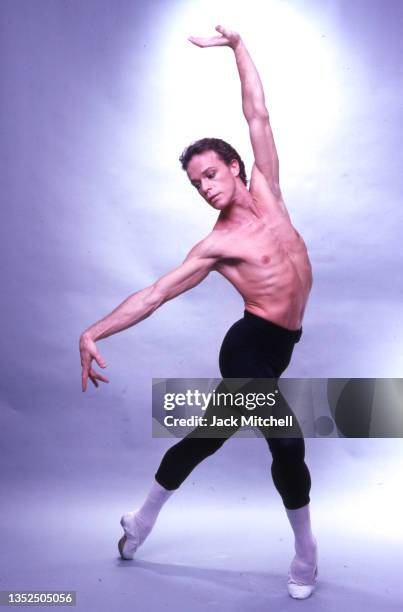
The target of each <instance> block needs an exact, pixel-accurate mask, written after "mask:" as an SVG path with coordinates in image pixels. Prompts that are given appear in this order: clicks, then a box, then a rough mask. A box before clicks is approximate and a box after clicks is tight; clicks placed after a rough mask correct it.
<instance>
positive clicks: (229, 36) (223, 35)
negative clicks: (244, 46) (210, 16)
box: [188, 25, 241, 49]
mask: <svg viewBox="0 0 403 612" xmlns="http://www.w3.org/2000/svg"><path fill="white" fill-rule="evenodd" d="M216 30H217V32H219V33H220V36H211V37H208V38H202V37H199V36H189V38H188V40H190V42H191V43H193V44H194V45H196V46H197V47H222V46H225V47H231V49H235V48H236V47H237V46H238V45H239V43H240V42H241V37H240V35H239V34H238V32H234V31H233V30H227V29H226V28H223V27H222V26H220V25H218V26H217V27H216Z"/></svg>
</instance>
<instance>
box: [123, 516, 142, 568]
mask: <svg viewBox="0 0 403 612" xmlns="http://www.w3.org/2000/svg"><path fill="white" fill-rule="evenodd" d="M135 514H136V512H128V513H127V514H124V515H123V516H122V518H121V519H120V524H121V525H122V527H123V531H124V532H125V534H124V536H122V537H121V538H120V540H119V542H118V549H119V553H120V556H121V557H122V559H125V560H127V561H130V560H131V559H133V557H134V555H135V552H136V550H137V549H138V547H139V546H140V535H139V529H138V526H137V524H136V519H135Z"/></svg>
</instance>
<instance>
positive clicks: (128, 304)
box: [79, 238, 219, 391]
mask: <svg viewBox="0 0 403 612" xmlns="http://www.w3.org/2000/svg"><path fill="white" fill-rule="evenodd" d="M218 258H219V257H218V255H217V254H216V250H215V247H214V244H213V242H212V241H211V240H210V239H209V238H207V239H204V240H202V241H201V242H199V243H198V244H197V245H195V246H194V247H193V249H192V250H191V251H190V252H189V254H188V255H187V257H186V259H185V260H184V262H183V263H182V264H181V265H180V266H178V267H177V268H175V269H174V270H172V271H171V272H168V274H165V275H164V276H162V277H161V278H160V279H159V280H157V281H156V282H155V283H153V284H152V285H150V286H149V287H146V288H145V289H141V290H140V291H137V292H136V293H133V294H132V295H130V296H129V297H128V298H127V299H126V300H125V301H124V302H122V303H121V304H120V305H119V306H118V307H117V308H115V310H113V311H112V312H111V313H110V314H109V315H107V316H106V317H104V318H103V319H101V320H100V321H98V322H97V323H94V325H91V327H89V328H88V329H86V330H85V331H84V332H83V333H82V334H81V336H80V344H79V346H80V356H81V365H82V390H83V391H86V389H87V382H88V378H89V379H90V380H91V382H92V383H93V384H94V385H95V387H98V381H101V382H109V381H108V379H106V378H105V377H104V376H102V375H100V374H99V373H98V372H96V371H95V370H94V369H93V368H92V366H91V363H92V360H93V359H94V360H95V361H96V362H97V364H98V365H99V366H100V367H101V368H104V367H106V363H105V361H104V359H103V358H102V357H101V355H100V353H99V351H98V349H97V347H96V344H95V342H96V341H97V340H101V339H102V338H107V337H108V336H111V335H112V334H116V333H117V332H120V331H123V330H124V329H128V328H129V327H132V326H133V325H136V323H139V322H140V321H142V320H143V319H146V318H147V317H149V316H150V315H151V314H152V313H153V312H154V311H155V310H156V309H157V308H159V306H161V305H162V304H164V303H165V302H167V301H168V300H172V299H173V298H174V297H177V296H178V295H180V294H181V293H184V292H185V291H188V290H189V289H191V288H192V287H195V286H196V285H198V284H199V283H200V282H201V281H202V280H203V279H204V278H205V277H206V276H207V275H208V273H209V272H210V270H212V269H213V268H214V266H215V264H216V262H217V260H218Z"/></svg>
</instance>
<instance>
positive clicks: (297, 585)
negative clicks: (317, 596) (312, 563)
mask: <svg viewBox="0 0 403 612" xmlns="http://www.w3.org/2000/svg"><path fill="white" fill-rule="evenodd" d="M317 577H318V566H316V567H315V572H314V575H313V579H312V583H311V584H303V583H302V582H299V581H298V580H295V579H294V578H293V577H292V576H291V574H288V583H287V587H288V593H289V594H290V596H291V597H293V598H294V599H307V598H308V597H310V596H311V595H312V593H313V592H314V590H315V586H316V579H317Z"/></svg>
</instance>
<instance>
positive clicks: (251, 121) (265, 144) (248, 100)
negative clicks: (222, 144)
mask: <svg viewBox="0 0 403 612" xmlns="http://www.w3.org/2000/svg"><path fill="white" fill-rule="evenodd" d="M216 30H217V32H219V36H212V37H210V38H200V37H195V36H191V37H190V38H189V40H190V42H192V43H193V44H195V45H197V46H198V47H217V46H227V47H230V48H231V49H232V50H233V51H234V54H235V59H236V64H237V67H238V72H239V77H240V80H241V89H242V110H243V113H244V115H245V118H246V120H247V122H248V126H249V134H250V139H251V143H252V148H253V154H254V158H255V166H254V169H253V172H255V170H256V169H257V170H258V171H259V172H260V173H261V174H262V175H263V177H264V178H265V179H266V182H267V184H268V186H269V187H270V189H271V191H272V192H273V194H274V195H275V196H278V197H280V196H281V192H280V185H279V182H280V181H279V162H278V155H277V150H276V145H275V143H274V138H273V133H272V130H271V126H270V121H269V113H268V110H267V108H266V104H265V97H264V91H263V86H262V82H261V80H260V77H259V74H258V71H257V70H256V67H255V65H254V63H253V61H252V59H251V57H250V55H249V53H248V50H247V49H246V47H245V44H244V43H243V41H242V38H241V37H240V35H239V34H238V32H234V31H232V30H227V29H226V28H223V27H222V26H217V27H216ZM253 172H252V181H253V178H254V177H253Z"/></svg>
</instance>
